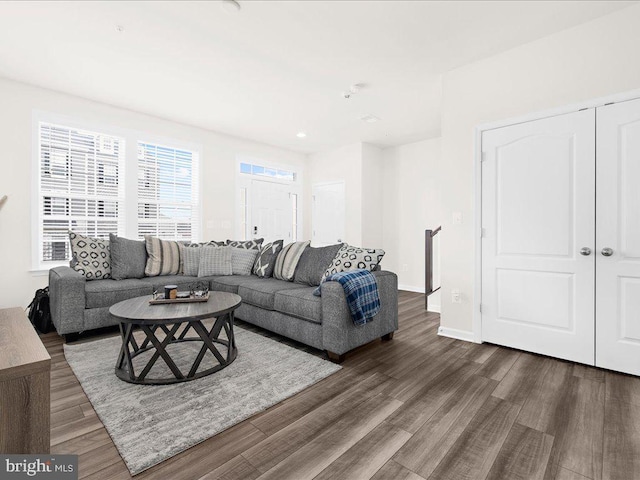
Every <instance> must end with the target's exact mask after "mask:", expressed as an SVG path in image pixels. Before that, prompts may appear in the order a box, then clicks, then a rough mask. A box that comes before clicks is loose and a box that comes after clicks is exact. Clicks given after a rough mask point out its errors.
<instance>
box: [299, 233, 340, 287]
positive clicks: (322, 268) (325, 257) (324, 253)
mask: <svg viewBox="0 0 640 480" xmlns="http://www.w3.org/2000/svg"><path fill="white" fill-rule="evenodd" d="M341 247H342V244H341V243H338V244H336V245H329V246H328V247H318V248H314V247H307V248H306V249H305V250H304V252H303V253H302V257H300V261H299V262H298V266H297V267H296V275H295V277H294V279H293V281H294V282H295V283H302V284H304V285H311V286H312V287H313V286H317V285H320V280H321V279H322V275H323V274H324V272H326V271H327V268H328V267H329V265H331V262H332V261H333V259H334V258H335V256H336V253H338V250H340V248H341Z"/></svg>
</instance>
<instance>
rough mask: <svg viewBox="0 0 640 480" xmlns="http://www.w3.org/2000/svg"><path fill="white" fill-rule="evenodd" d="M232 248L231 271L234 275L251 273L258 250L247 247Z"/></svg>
mask: <svg viewBox="0 0 640 480" xmlns="http://www.w3.org/2000/svg"><path fill="white" fill-rule="evenodd" d="M230 248H231V273H232V274H233V275H251V270H252V269H253V264H254V263H256V257H257V256H258V253H260V252H259V251H258V250H247V249H245V248H233V247H230Z"/></svg>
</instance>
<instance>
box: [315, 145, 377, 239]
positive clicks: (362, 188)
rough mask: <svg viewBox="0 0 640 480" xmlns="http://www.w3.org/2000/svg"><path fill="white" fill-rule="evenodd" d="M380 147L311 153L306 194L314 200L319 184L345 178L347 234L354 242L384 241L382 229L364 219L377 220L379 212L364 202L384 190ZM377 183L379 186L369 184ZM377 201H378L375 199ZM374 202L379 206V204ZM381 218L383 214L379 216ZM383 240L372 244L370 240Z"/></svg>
mask: <svg viewBox="0 0 640 480" xmlns="http://www.w3.org/2000/svg"><path fill="white" fill-rule="evenodd" d="M365 150H366V154H363V151H365ZM364 164H366V165H370V166H371V167H372V168H371V169H370V170H371V171H368V172H367V173H366V174H364V173H363V165H364ZM380 167H381V161H380V150H379V149H378V148H377V147H374V146H372V145H365V144H362V143H354V144H352V145H346V146H344V147H340V148H337V149H335V150H331V151H328V152H321V153H315V154H312V155H309V157H308V162H307V168H306V170H305V171H306V177H305V185H306V188H305V192H306V193H305V195H306V197H307V198H308V199H311V189H312V187H313V185H315V184H317V183H324V182H333V181H344V184H345V186H344V188H345V200H346V210H345V223H346V224H345V235H344V241H345V242H346V243H349V244H351V245H356V246H366V247H371V248H376V246H377V245H380V243H381V241H382V238H381V237H382V235H381V230H380V229H376V227H369V226H365V225H364V222H365V221H366V222H367V223H373V222H374V217H375V211H374V208H373V207H369V206H368V205H365V204H364V201H365V199H367V198H369V197H371V196H372V195H373V194H372V193H371V192H372V191H373V192H379V191H380V181H381V175H380ZM365 182H369V183H371V182H373V183H375V184H376V185H373V186H372V185H365ZM375 202H377V200H375ZM375 202H374V203H373V205H374V206H375V205H377V203H375ZM306 205H307V206H306V207H305V218H307V219H309V221H307V222H306V224H307V227H306V228H305V235H304V236H305V238H311V227H312V223H313V221H312V214H311V201H308V202H306ZM379 217H380V218H381V215H379ZM378 223H380V222H378ZM369 241H371V242H376V241H378V242H380V243H377V244H370V243H367V242H369Z"/></svg>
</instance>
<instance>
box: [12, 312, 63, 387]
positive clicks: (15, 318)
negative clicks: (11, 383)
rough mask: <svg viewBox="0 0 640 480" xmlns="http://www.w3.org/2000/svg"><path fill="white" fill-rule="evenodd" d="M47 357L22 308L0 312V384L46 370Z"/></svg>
mask: <svg viewBox="0 0 640 480" xmlns="http://www.w3.org/2000/svg"><path fill="white" fill-rule="evenodd" d="M50 365H51V357H50V356H49V354H48V353H47V349H46V348H45V347H44V345H43V344H42V342H41V341H40V337H39V336H38V333H37V332H36V330H35V329H34V328H33V325H31V322H30V321H29V319H28V318H27V314H26V313H25V311H24V310H23V309H22V308H5V309H2V310H0V381H5V380H10V379H12V378H17V377H22V376H25V375H31V374H33V373H36V372H40V371H43V370H46V369H48V368H49V366H50Z"/></svg>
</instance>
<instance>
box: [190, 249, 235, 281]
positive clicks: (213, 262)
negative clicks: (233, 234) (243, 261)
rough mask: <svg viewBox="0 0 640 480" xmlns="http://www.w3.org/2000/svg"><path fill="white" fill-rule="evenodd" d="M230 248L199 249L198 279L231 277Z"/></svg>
mask: <svg viewBox="0 0 640 480" xmlns="http://www.w3.org/2000/svg"><path fill="white" fill-rule="evenodd" d="M232 273H233V272H232V270H231V248H229V247H202V248H201V249H200V266H199V268H198V276H199V277H210V276H212V275H231V274H232Z"/></svg>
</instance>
